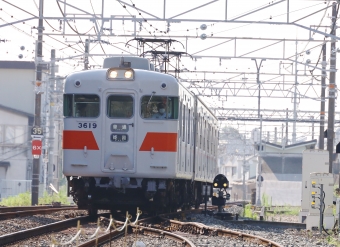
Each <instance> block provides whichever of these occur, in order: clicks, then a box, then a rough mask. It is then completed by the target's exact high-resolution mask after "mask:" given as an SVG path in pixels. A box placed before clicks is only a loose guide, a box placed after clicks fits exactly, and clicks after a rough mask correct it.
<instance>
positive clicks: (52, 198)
mask: <svg viewBox="0 0 340 247" xmlns="http://www.w3.org/2000/svg"><path fill="white" fill-rule="evenodd" d="M38 202H39V204H52V202H61V204H67V205H69V204H70V203H69V201H68V200H67V196H66V187H64V186H63V187H61V189H60V191H59V194H57V193H53V194H52V195H49V194H48V193H47V191H45V192H44V195H43V197H40V198H39V199H38ZM0 204H1V205H2V206H7V207H20V206H31V205H32V196H31V193H30V192H28V191H27V192H25V193H21V194H19V195H17V196H10V197H8V198H4V199H2V201H1V203H0Z"/></svg>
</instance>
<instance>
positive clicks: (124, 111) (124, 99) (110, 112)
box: [107, 95, 133, 118]
mask: <svg viewBox="0 0 340 247" xmlns="http://www.w3.org/2000/svg"><path fill="white" fill-rule="evenodd" d="M132 115H133V98H132V96H130V95H110V96H109V97H108V99H107V116H108V117H109V118H131V117H132Z"/></svg>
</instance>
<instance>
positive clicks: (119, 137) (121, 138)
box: [111, 134, 129, 142]
mask: <svg viewBox="0 0 340 247" xmlns="http://www.w3.org/2000/svg"><path fill="white" fill-rule="evenodd" d="M128 137H129V136H128V135H125V134H111V141H112V142H127V141H128Z"/></svg>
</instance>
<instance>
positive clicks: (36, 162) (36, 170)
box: [32, 0, 44, 205]
mask: <svg viewBox="0 0 340 247" xmlns="http://www.w3.org/2000/svg"><path fill="white" fill-rule="evenodd" d="M43 9H44V0H40V1H39V25H38V43H37V55H36V56H37V57H36V85H41V81H42V64H41V61H42V43H43V30H44V27H43ZM34 125H35V126H37V127H40V125H41V92H36V94H35V116H34ZM39 176H40V157H39V158H38V159H33V174H32V205H37V204H38V198H39Z"/></svg>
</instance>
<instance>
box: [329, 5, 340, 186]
mask: <svg viewBox="0 0 340 247" xmlns="http://www.w3.org/2000/svg"><path fill="white" fill-rule="evenodd" d="M336 7H337V4H336V3H333V6H332V31H331V34H332V35H334V36H335V35H336V18H337V17H336V14H337V13H336ZM334 36H333V37H334ZM329 70H330V72H329V93H328V95H329V100H328V130H327V150H328V151H329V173H332V172H333V145H334V143H333V139H334V112H335V109H334V108H335V76H336V74H335V73H336V47H335V39H334V38H332V42H331V58H330V68H329ZM339 184H340V180H339Z"/></svg>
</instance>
